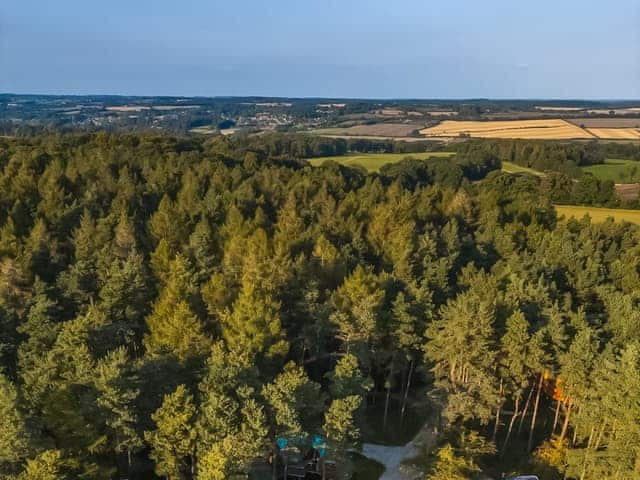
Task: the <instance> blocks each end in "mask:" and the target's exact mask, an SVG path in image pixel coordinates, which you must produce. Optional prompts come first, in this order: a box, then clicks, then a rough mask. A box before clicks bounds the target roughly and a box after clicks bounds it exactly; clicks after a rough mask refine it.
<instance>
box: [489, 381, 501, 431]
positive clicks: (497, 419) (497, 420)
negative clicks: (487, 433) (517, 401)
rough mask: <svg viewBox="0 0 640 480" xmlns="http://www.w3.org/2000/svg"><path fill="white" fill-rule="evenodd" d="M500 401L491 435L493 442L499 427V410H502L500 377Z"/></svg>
mask: <svg viewBox="0 0 640 480" xmlns="http://www.w3.org/2000/svg"><path fill="white" fill-rule="evenodd" d="M499 395H500V403H499V404H498V409H497V410H496V423H495V425H494V426H493V436H492V437H491V439H492V441H493V443H496V437H497V436H498V428H499V427H500V411H501V410H502V403H503V402H502V379H500V393H499Z"/></svg>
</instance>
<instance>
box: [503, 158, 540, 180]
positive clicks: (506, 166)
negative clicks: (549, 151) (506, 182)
mask: <svg viewBox="0 0 640 480" xmlns="http://www.w3.org/2000/svg"><path fill="white" fill-rule="evenodd" d="M502 171H503V172H505V173H528V174H530V175H535V176H536V177H544V176H545V174H544V173H543V172H540V171H538V170H534V169H533V168H528V167H521V166H520V165H516V164H515V163H511V162H502Z"/></svg>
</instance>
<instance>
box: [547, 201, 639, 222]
mask: <svg viewBox="0 0 640 480" xmlns="http://www.w3.org/2000/svg"><path fill="white" fill-rule="evenodd" d="M555 208H556V212H558V216H564V217H565V218H566V219H568V218H571V217H573V218H575V219H577V220H580V219H582V218H583V217H584V216H585V215H589V216H590V217H591V222H593V223H601V222H604V221H605V220H607V219H608V218H610V217H611V218H613V219H614V221H616V222H629V223H635V224H636V225H640V210H627V209H623V208H598V207H584V206H578V205H555Z"/></svg>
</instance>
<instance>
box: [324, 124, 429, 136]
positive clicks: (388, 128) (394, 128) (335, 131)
mask: <svg viewBox="0 0 640 480" xmlns="http://www.w3.org/2000/svg"><path fill="white" fill-rule="evenodd" d="M420 127H421V125H416V124H410V123H375V124H371V125H355V126H353V127H345V128H340V127H335V128H321V129H317V130H314V131H313V133H315V134H318V135H346V136H361V135H364V136H383V137H406V136H409V135H411V134H412V133H413V132H415V131H417V130H418V129H419V128H420Z"/></svg>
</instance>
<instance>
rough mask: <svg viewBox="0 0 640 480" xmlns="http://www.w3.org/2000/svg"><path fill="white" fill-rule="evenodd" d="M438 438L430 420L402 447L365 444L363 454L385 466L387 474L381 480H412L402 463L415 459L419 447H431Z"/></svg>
mask: <svg viewBox="0 0 640 480" xmlns="http://www.w3.org/2000/svg"><path fill="white" fill-rule="evenodd" d="M435 438H436V433H435V432H434V429H433V422H432V421H431V420H428V421H427V423H425V424H424V426H423V427H422V429H421V430H420V431H419V432H418V434H417V435H416V436H415V438H414V439H413V440H411V441H410V442H409V443H407V444H406V445H404V446H401V447H389V446H386V445H377V444H375V443H365V444H364V445H363V446H362V454H363V455H364V456H365V457H368V458H370V459H371V460H375V461H376V462H378V463H381V464H382V465H384V466H385V472H384V473H383V474H382V476H381V477H380V480H411V479H412V478H413V476H412V475H411V474H409V473H408V472H406V471H405V470H406V467H403V466H402V462H403V461H404V460H407V459H409V458H412V457H415V456H416V455H417V453H418V446H420V445H426V446H427V447H429V446H430V445H431V444H432V443H433V441H434V440H435Z"/></svg>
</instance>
